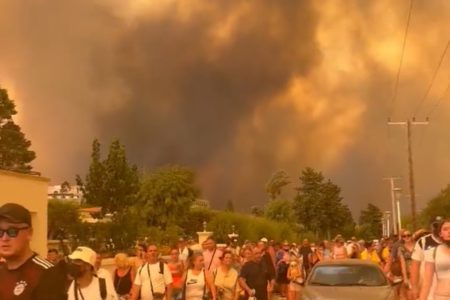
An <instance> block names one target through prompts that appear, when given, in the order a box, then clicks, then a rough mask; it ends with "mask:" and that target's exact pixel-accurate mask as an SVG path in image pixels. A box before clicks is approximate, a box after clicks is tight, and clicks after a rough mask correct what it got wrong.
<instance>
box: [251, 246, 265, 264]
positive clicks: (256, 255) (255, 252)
mask: <svg viewBox="0 0 450 300" xmlns="http://www.w3.org/2000/svg"><path fill="white" fill-rule="evenodd" d="M262 255H263V252H262V251H261V249H260V248H259V247H253V248H252V260H253V261H255V262H257V263H259V262H260V261H261V259H262Z"/></svg>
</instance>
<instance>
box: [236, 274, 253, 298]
mask: <svg viewBox="0 0 450 300" xmlns="http://www.w3.org/2000/svg"><path fill="white" fill-rule="evenodd" d="M238 280H239V285H240V286H241V288H242V289H243V290H244V291H245V292H246V293H247V294H248V295H250V296H254V293H253V290H252V289H251V288H250V287H249V286H248V285H247V280H246V279H245V278H244V277H239V279H238Z"/></svg>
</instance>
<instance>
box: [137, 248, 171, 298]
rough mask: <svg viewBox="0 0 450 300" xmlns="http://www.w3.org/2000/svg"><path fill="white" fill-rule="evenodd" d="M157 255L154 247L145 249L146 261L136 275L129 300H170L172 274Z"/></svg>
mask: <svg viewBox="0 0 450 300" xmlns="http://www.w3.org/2000/svg"><path fill="white" fill-rule="evenodd" d="M158 254H159V253H158V247H156V245H149V246H148V247H147V255H146V257H147V261H146V262H145V264H143V265H142V266H141V267H140V268H139V269H138V271H137V273H136V277H135V279H134V284H133V288H132V289H131V300H138V299H141V300H162V299H165V300H172V282H173V279H172V274H171V273H170V270H169V267H168V266H167V264H165V263H163V262H162V261H160V260H158Z"/></svg>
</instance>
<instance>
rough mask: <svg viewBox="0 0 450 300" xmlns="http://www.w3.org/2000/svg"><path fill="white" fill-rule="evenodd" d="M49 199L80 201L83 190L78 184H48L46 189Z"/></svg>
mask: <svg viewBox="0 0 450 300" xmlns="http://www.w3.org/2000/svg"><path fill="white" fill-rule="evenodd" d="M47 194H48V198H49V199H59V200H71V201H76V202H81V199H82V198H83V192H82V191H81V187H80V186H78V185H70V184H67V183H63V184H60V185H50V186H49V187H48V189H47Z"/></svg>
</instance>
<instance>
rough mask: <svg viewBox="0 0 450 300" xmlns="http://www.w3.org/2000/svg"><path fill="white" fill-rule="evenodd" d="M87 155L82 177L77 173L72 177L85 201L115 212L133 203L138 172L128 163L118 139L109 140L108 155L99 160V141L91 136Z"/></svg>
mask: <svg viewBox="0 0 450 300" xmlns="http://www.w3.org/2000/svg"><path fill="white" fill-rule="evenodd" d="M91 158H92V161H91V164H90V166H89V171H88V174H87V175H86V179H85V181H84V182H83V180H82V179H81V177H80V176H79V175H77V177H76V181H77V184H78V185H80V186H82V191H83V194H84V198H85V200H86V203H87V204H89V205H94V206H101V207H102V209H103V212H118V213H120V212H121V211H123V210H124V209H125V208H126V207H127V206H129V205H132V204H134V203H136V201H137V194H138V192H139V188H140V183H139V173H138V171H137V167H136V166H134V165H130V164H129V163H128V160H127V158H126V152H125V147H124V146H123V145H122V144H121V143H120V142H119V141H118V140H116V141H113V142H112V143H111V145H110V148H109V153H108V157H107V158H106V159H105V160H103V161H102V160H101V155H100V143H99V142H98V140H94V142H93V144H92V155H91Z"/></svg>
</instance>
